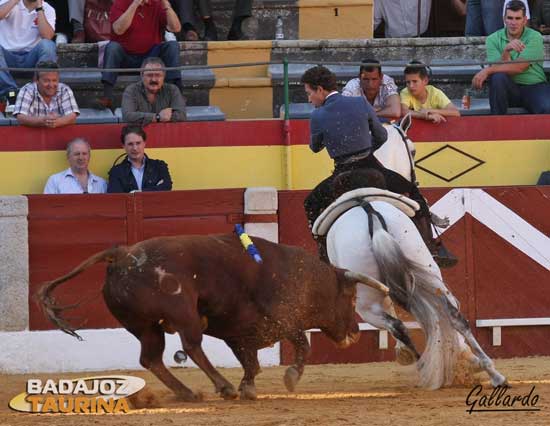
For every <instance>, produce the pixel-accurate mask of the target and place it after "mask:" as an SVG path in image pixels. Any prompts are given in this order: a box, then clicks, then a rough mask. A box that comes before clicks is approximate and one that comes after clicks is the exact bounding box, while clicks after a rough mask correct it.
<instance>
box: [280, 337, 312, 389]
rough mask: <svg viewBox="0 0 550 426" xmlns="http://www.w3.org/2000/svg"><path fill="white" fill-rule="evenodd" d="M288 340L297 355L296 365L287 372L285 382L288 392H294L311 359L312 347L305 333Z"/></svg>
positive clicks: (295, 356)
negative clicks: (308, 360) (307, 362)
mask: <svg viewBox="0 0 550 426" xmlns="http://www.w3.org/2000/svg"><path fill="white" fill-rule="evenodd" d="M287 338H288V340H290V342H291V343H292V345H293V346H294V353H295V355H294V365H291V366H290V367H288V368H287V369H286V371H285V377H284V382H285V386H286V388H287V389H288V391H289V392H294V389H296V385H297V384H298V382H299V381H300V378H301V377H302V374H304V368H305V363H306V361H307V359H308V357H309V353H310V351H311V347H310V345H309V342H308V340H307V337H306V334H305V333H304V332H303V331H302V332H300V333H298V334H296V335H294V336H288V337H287Z"/></svg>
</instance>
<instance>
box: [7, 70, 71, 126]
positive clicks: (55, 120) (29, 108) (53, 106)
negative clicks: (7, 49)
mask: <svg viewBox="0 0 550 426" xmlns="http://www.w3.org/2000/svg"><path fill="white" fill-rule="evenodd" d="M36 67H37V70H36V72H35V73H34V81H33V82H31V83H27V84H26V85H24V86H23V87H22V88H21V90H20V91H19V94H18V95H17V101H16V102H15V107H14V109H13V115H14V116H15V117H16V118H17V121H18V122H19V124H21V125H23V126H29V127H49V128H55V127H63V126H68V125H69V124H74V123H75V122H76V117H77V116H78V115H79V114H80V110H79V109H78V105H77V103H76V99H75V97H74V94H73V91H72V90H71V88H70V87H69V86H67V85H66V84H63V83H60V82H59V70H58V66H57V63H55V62H39V63H38V64H36Z"/></svg>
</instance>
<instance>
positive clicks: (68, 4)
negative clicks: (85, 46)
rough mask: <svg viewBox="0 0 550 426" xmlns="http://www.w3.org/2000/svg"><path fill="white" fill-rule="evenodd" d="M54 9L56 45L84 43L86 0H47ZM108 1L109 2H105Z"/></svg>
mask: <svg viewBox="0 0 550 426" xmlns="http://www.w3.org/2000/svg"><path fill="white" fill-rule="evenodd" d="M49 1H50V3H51V5H52V7H53V8H54V9H55V12H56V16H57V22H56V28H55V30H56V33H57V37H56V39H55V41H56V44H63V43H67V42H68V39H69V37H70V39H71V43H84V42H85V41H86V36H85V34H84V6H85V3H86V0H49ZM107 1H109V0H107Z"/></svg>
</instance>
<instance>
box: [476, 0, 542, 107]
mask: <svg viewBox="0 0 550 426" xmlns="http://www.w3.org/2000/svg"><path fill="white" fill-rule="evenodd" d="M485 46H486V48H487V61H489V62H505V63H502V64H494V65H491V66H489V67H486V68H483V69H482V70H481V71H479V72H478V73H477V74H476V75H475V76H474V78H473V80H472V85H473V86H474V87H475V88H476V89H481V88H482V87H483V84H484V83H485V81H487V80H489V82H490V84H489V102H490V106H491V113H492V114H506V113H507V111H508V108H509V107H523V108H525V109H527V110H528V111H529V112H530V113H531V114H548V113H550V85H548V83H547V80H546V75H545V74H544V69H543V67H542V61H543V60H544V45H543V39H542V36H541V34H540V33H539V32H537V31H535V30H533V29H531V28H528V27H527V16H526V15H525V5H524V4H523V2H521V1H519V0H512V1H510V2H509V3H508V4H507V5H506V14H505V16H504V28H503V29H502V30H498V31H496V32H494V33H493V34H491V35H490V36H489V37H487V39H486V41H485ZM520 61H521V62H520ZM529 61H532V62H529Z"/></svg>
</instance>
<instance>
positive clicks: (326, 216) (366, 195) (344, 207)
mask: <svg viewBox="0 0 550 426" xmlns="http://www.w3.org/2000/svg"><path fill="white" fill-rule="evenodd" d="M364 201H368V202H372V201H384V202H386V203H389V204H391V205H393V206H394V207H396V208H397V209H399V210H401V211H402V212H403V213H405V214H406V215H407V216H409V217H413V216H414V215H415V214H416V211H418V210H419V209H420V205H419V204H418V203H417V202H416V201H414V200H411V199H410V198H408V197H405V196H404V195H402V194H397V193H395V192H391V191H388V190H385V189H379V188H359V189H354V190H353V191H348V192H346V193H345V194H342V195H341V196H340V197H338V198H337V199H336V201H334V202H333V203H332V204H331V205H330V206H328V207H327V208H326V209H325V210H324V211H323V212H322V213H321V215H320V216H319V217H318V218H317V220H316V221H315V223H314V224H313V228H312V229H311V232H312V233H313V235H314V236H325V235H326V234H327V232H328V230H329V229H330V227H331V226H332V224H333V223H334V222H335V221H336V220H337V219H338V218H339V217H340V216H341V215H343V214H344V213H345V212H347V211H348V210H349V209H352V208H354V207H357V206H360V205H361V203H362V202H364Z"/></svg>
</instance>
